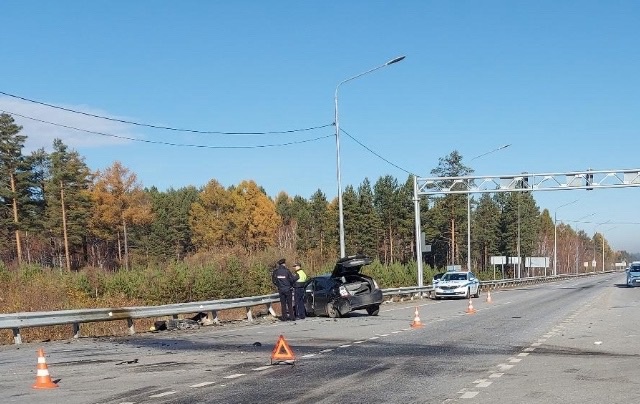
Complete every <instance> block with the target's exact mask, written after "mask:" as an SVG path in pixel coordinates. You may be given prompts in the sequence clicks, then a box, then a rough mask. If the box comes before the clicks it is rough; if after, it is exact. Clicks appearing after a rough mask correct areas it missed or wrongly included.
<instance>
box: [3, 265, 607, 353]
mask: <svg viewBox="0 0 640 404" xmlns="http://www.w3.org/2000/svg"><path fill="white" fill-rule="evenodd" d="M602 273H603V272H598V273H597V274H602ZM584 275H594V273H589V274H581V275H558V276H548V277H533V278H521V279H502V280H496V281H483V282H480V287H481V288H483V289H496V288H505V287H511V286H516V285H528V284H534V283H541V282H550V281H555V280H561V279H567V278H572V277H576V276H584ZM432 292H433V286H422V287H419V286H410V287H401V288H389V289H383V290H382V293H383V296H385V297H390V300H393V298H394V297H396V296H401V297H404V296H409V297H410V298H411V299H414V298H416V297H418V298H422V297H430V296H431V293H432ZM279 302H280V299H279V298H278V294H277V293H274V294H271V295H263V296H251V297H240V298H235V299H221V300H210V301H204V302H192V303H178V304H167V305H162V306H142V307H119V308H103V309H80V310H61V311H40V312H21V313H11V314H4V315H0V329H11V330H12V331H13V339H14V343H15V344H21V343H22V337H21V335H20V329H21V328H28V327H45V326H54V325H68V324H71V325H73V337H74V338H78V337H79V336H80V324H82V323H90V322H98V321H114V320H126V321H127V327H128V332H129V334H135V328H134V322H133V320H134V319H141V318H152V317H165V316H172V317H174V318H177V316H178V315H180V314H191V313H201V312H204V313H210V318H212V320H213V321H214V322H216V323H218V322H219V320H218V311H222V310H230V309H237V308H244V309H245V310H246V315H247V319H248V320H249V321H253V313H252V308H253V307H255V306H260V305H266V306H267V310H268V311H269V313H270V314H271V315H272V316H276V313H275V311H274V310H273V307H272V305H273V303H279Z"/></svg>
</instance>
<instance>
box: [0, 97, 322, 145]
mask: <svg viewBox="0 0 640 404" xmlns="http://www.w3.org/2000/svg"><path fill="white" fill-rule="evenodd" d="M0 94H2V95H6V96H7V97H11V98H15V99H18V100H22V101H27V102H31V103H33V104H38V105H42V106H45V107H49V108H54V109H59V110H62V111H67V112H71V113H74V114H80V115H84V116H90V117H92V118H98V119H104V120H107V121H112V122H120V123H126V124H129V125H136V126H143V127H146V128H153V129H163V130H170V131H174V132H188V133H200V134H207V135H277V134H286V133H295V132H305V131H310V130H316V129H323V128H327V127H329V126H333V125H334V124H333V122H332V123H328V124H325V125H320V126H311V127H308V128H300V129H290V130H280V131H267V132H223V131H213V130H197V129H185V128H175V127H171V126H161V125H153V124H149V123H142V122H136V121H128V120H125V119H118V118H111V117H108V116H103V115H96V114H92V113H89V112H84V111H78V110H75V109H71V108H65V107H61V106H59V105H53V104H48V103H46V102H42V101H37V100H32V99H30V98H26V97H22V96H19V95H15V94H10V93H7V92H4V91H0ZM15 115H18V114H15Z"/></svg>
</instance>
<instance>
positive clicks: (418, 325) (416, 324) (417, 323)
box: [411, 306, 424, 328]
mask: <svg viewBox="0 0 640 404" xmlns="http://www.w3.org/2000/svg"><path fill="white" fill-rule="evenodd" d="M422 327H424V324H422V321H420V316H418V306H416V316H415V318H414V319H413V322H412V323H411V328H422Z"/></svg>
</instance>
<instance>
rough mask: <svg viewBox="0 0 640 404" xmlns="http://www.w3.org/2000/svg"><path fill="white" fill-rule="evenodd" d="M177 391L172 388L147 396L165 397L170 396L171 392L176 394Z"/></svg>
mask: <svg viewBox="0 0 640 404" xmlns="http://www.w3.org/2000/svg"><path fill="white" fill-rule="evenodd" d="M176 393H177V391H175V390H172V391H165V392H164V393H158V394H154V395H151V396H149V398H160V397H166V396H170V395H172V394H176Z"/></svg>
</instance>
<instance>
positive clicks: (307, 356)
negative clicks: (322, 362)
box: [301, 353, 316, 358]
mask: <svg viewBox="0 0 640 404" xmlns="http://www.w3.org/2000/svg"><path fill="white" fill-rule="evenodd" d="M314 356H316V354H314V353H310V354H306V355H302V356H301V358H313V357H314Z"/></svg>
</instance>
